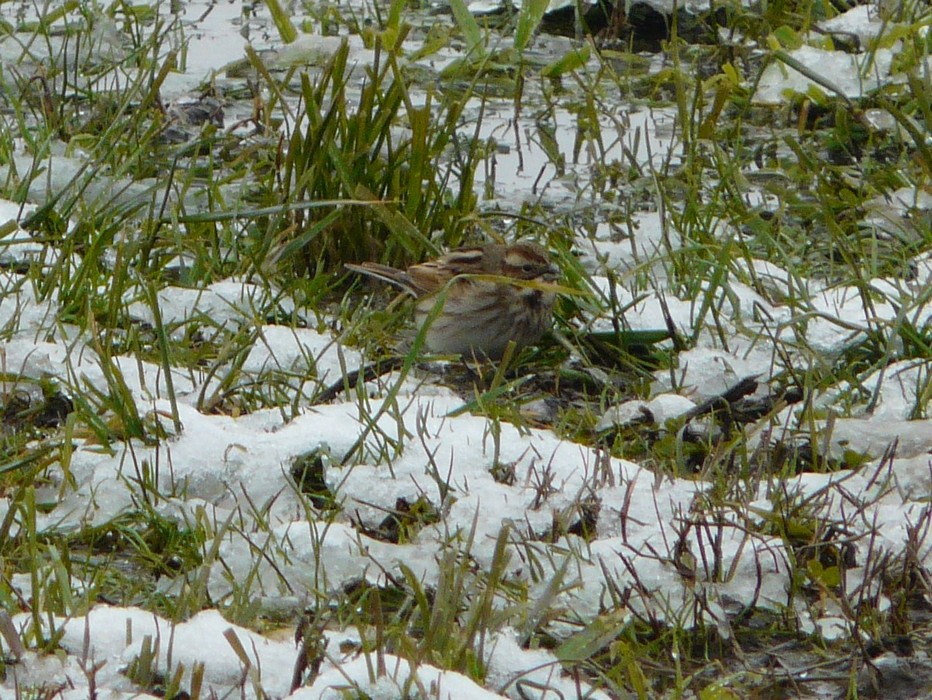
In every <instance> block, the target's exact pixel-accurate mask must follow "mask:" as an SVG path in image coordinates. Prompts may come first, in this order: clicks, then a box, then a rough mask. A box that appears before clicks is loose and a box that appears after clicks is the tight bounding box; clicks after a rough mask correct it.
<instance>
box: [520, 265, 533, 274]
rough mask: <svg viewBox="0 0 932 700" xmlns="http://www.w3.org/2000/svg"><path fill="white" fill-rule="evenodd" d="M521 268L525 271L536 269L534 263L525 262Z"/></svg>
mask: <svg viewBox="0 0 932 700" xmlns="http://www.w3.org/2000/svg"><path fill="white" fill-rule="evenodd" d="M521 269H522V270H524V271H525V272H533V271H534V263H524V264H523V265H522V266H521Z"/></svg>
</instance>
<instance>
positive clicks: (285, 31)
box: [265, 0, 298, 44]
mask: <svg viewBox="0 0 932 700" xmlns="http://www.w3.org/2000/svg"><path fill="white" fill-rule="evenodd" d="M265 5H266V7H267V8H268V9H269V14H270V15H272V21H273V22H274V23H275V28H276V29H278V35H279V36H280V37H281V38H282V41H283V42H285V43H286V44H291V43H293V42H294V41H296V40H297V38H298V30H297V29H295V27H294V24H292V23H291V17H289V16H288V14H287V13H286V12H285V8H284V7H282V4H281V3H280V2H279V0H265Z"/></svg>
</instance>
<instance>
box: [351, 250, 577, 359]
mask: <svg viewBox="0 0 932 700" xmlns="http://www.w3.org/2000/svg"><path fill="white" fill-rule="evenodd" d="M346 267H347V268H349V269H350V270H353V271H355V272H359V273H362V274H364V275H369V276H371V277H375V278H377V279H380V280H383V281H385V282H389V283H390V284H394V285H396V286H398V287H401V288H402V289H403V290H404V291H406V292H408V293H409V294H411V295H412V296H414V297H415V299H417V305H416V310H415V318H416V320H417V323H418V326H423V325H424V323H425V322H426V321H427V320H428V318H429V317H430V316H431V315H432V314H434V313H435V310H434V309H435V306H436V305H437V304H438V303H440V301H439V300H440V299H441V298H443V308H442V309H439V311H438V312H437V315H436V317H435V318H434V319H433V321H432V322H431V323H430V326H429V327H428V328H427V330H426V335H425V343H426V345H427V348H428V349H429V350H431V351H433V352H437V353H447V354H458V355H464V356H467V357H476V358H488V359H492V360H495V359H499V358H501V356H502V354H503V353H504V352H505V348H506V347H507V346H508V343H509V342H510V341H514V343H515V345H516V349H518V350H520V349H521V348H523V347H525V346H527V345H531V344H532V343H535V342H537V341H538V340H539V339H540V337H541V336H542V335H543V334H544V333H546V332H547V330H548V329H549V328H550V325H551V315H552V311H553V303H554V300H555V299H556V293H555V292H554V291H551V290H550V289H548V288H547V287H548V284H547V283H550V282H554V281H555V280H556V279H558V277H559V274H560V271H559V269H558V268H557V267H556V265H554V264H553V262H552V261H551V260H550V255H549V253H548V252H547V250H546V249H544V248H542V247H541V246H539V245H537V244H536V243H528V242H526V241H525V242H519V243H513V244H511V245H501V244H499V243H489V244H487V245H484V246H481V247H476V248H460V249H457V250H453V251H451V252H449V253H447V254H446V255H443V256H441V257H439V258H437V259H435V260H429V261H427V262H424V263H419V264H417V265H412V266H411V267H409V268H408V269H407V270H398V269H396V268H394V267H388V266H386V265H379V264H378V263H363V264H361V265H347V266H346Z"/></svg>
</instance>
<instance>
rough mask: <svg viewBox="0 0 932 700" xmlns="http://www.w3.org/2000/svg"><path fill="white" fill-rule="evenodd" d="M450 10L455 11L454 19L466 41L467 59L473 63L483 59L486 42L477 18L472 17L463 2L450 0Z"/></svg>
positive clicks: (461, 0)
mask: <svg viewBox="0 0 932 700" xmlns="http://www.w3.org/2000/svg"><path fill="white" fill-rule="evenodd" d="M450 9H451V10H453V18H454V19H455V20H456V25H457V26H458V27H459V29H460V31H461V32H462V33H463V39H464V40H465V41H466V56H467V58H468V59H470V60H473V61H475V60H478V59H481V58H482V57H483V56H484V55H485V42H484V41H483V39H482V30H481V29H479V23H478V22H476V18H475V17H473V16H472V13H471V12H470V11H469V8H468V7H466V3H465V2H463V0H450Z"/></svg>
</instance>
